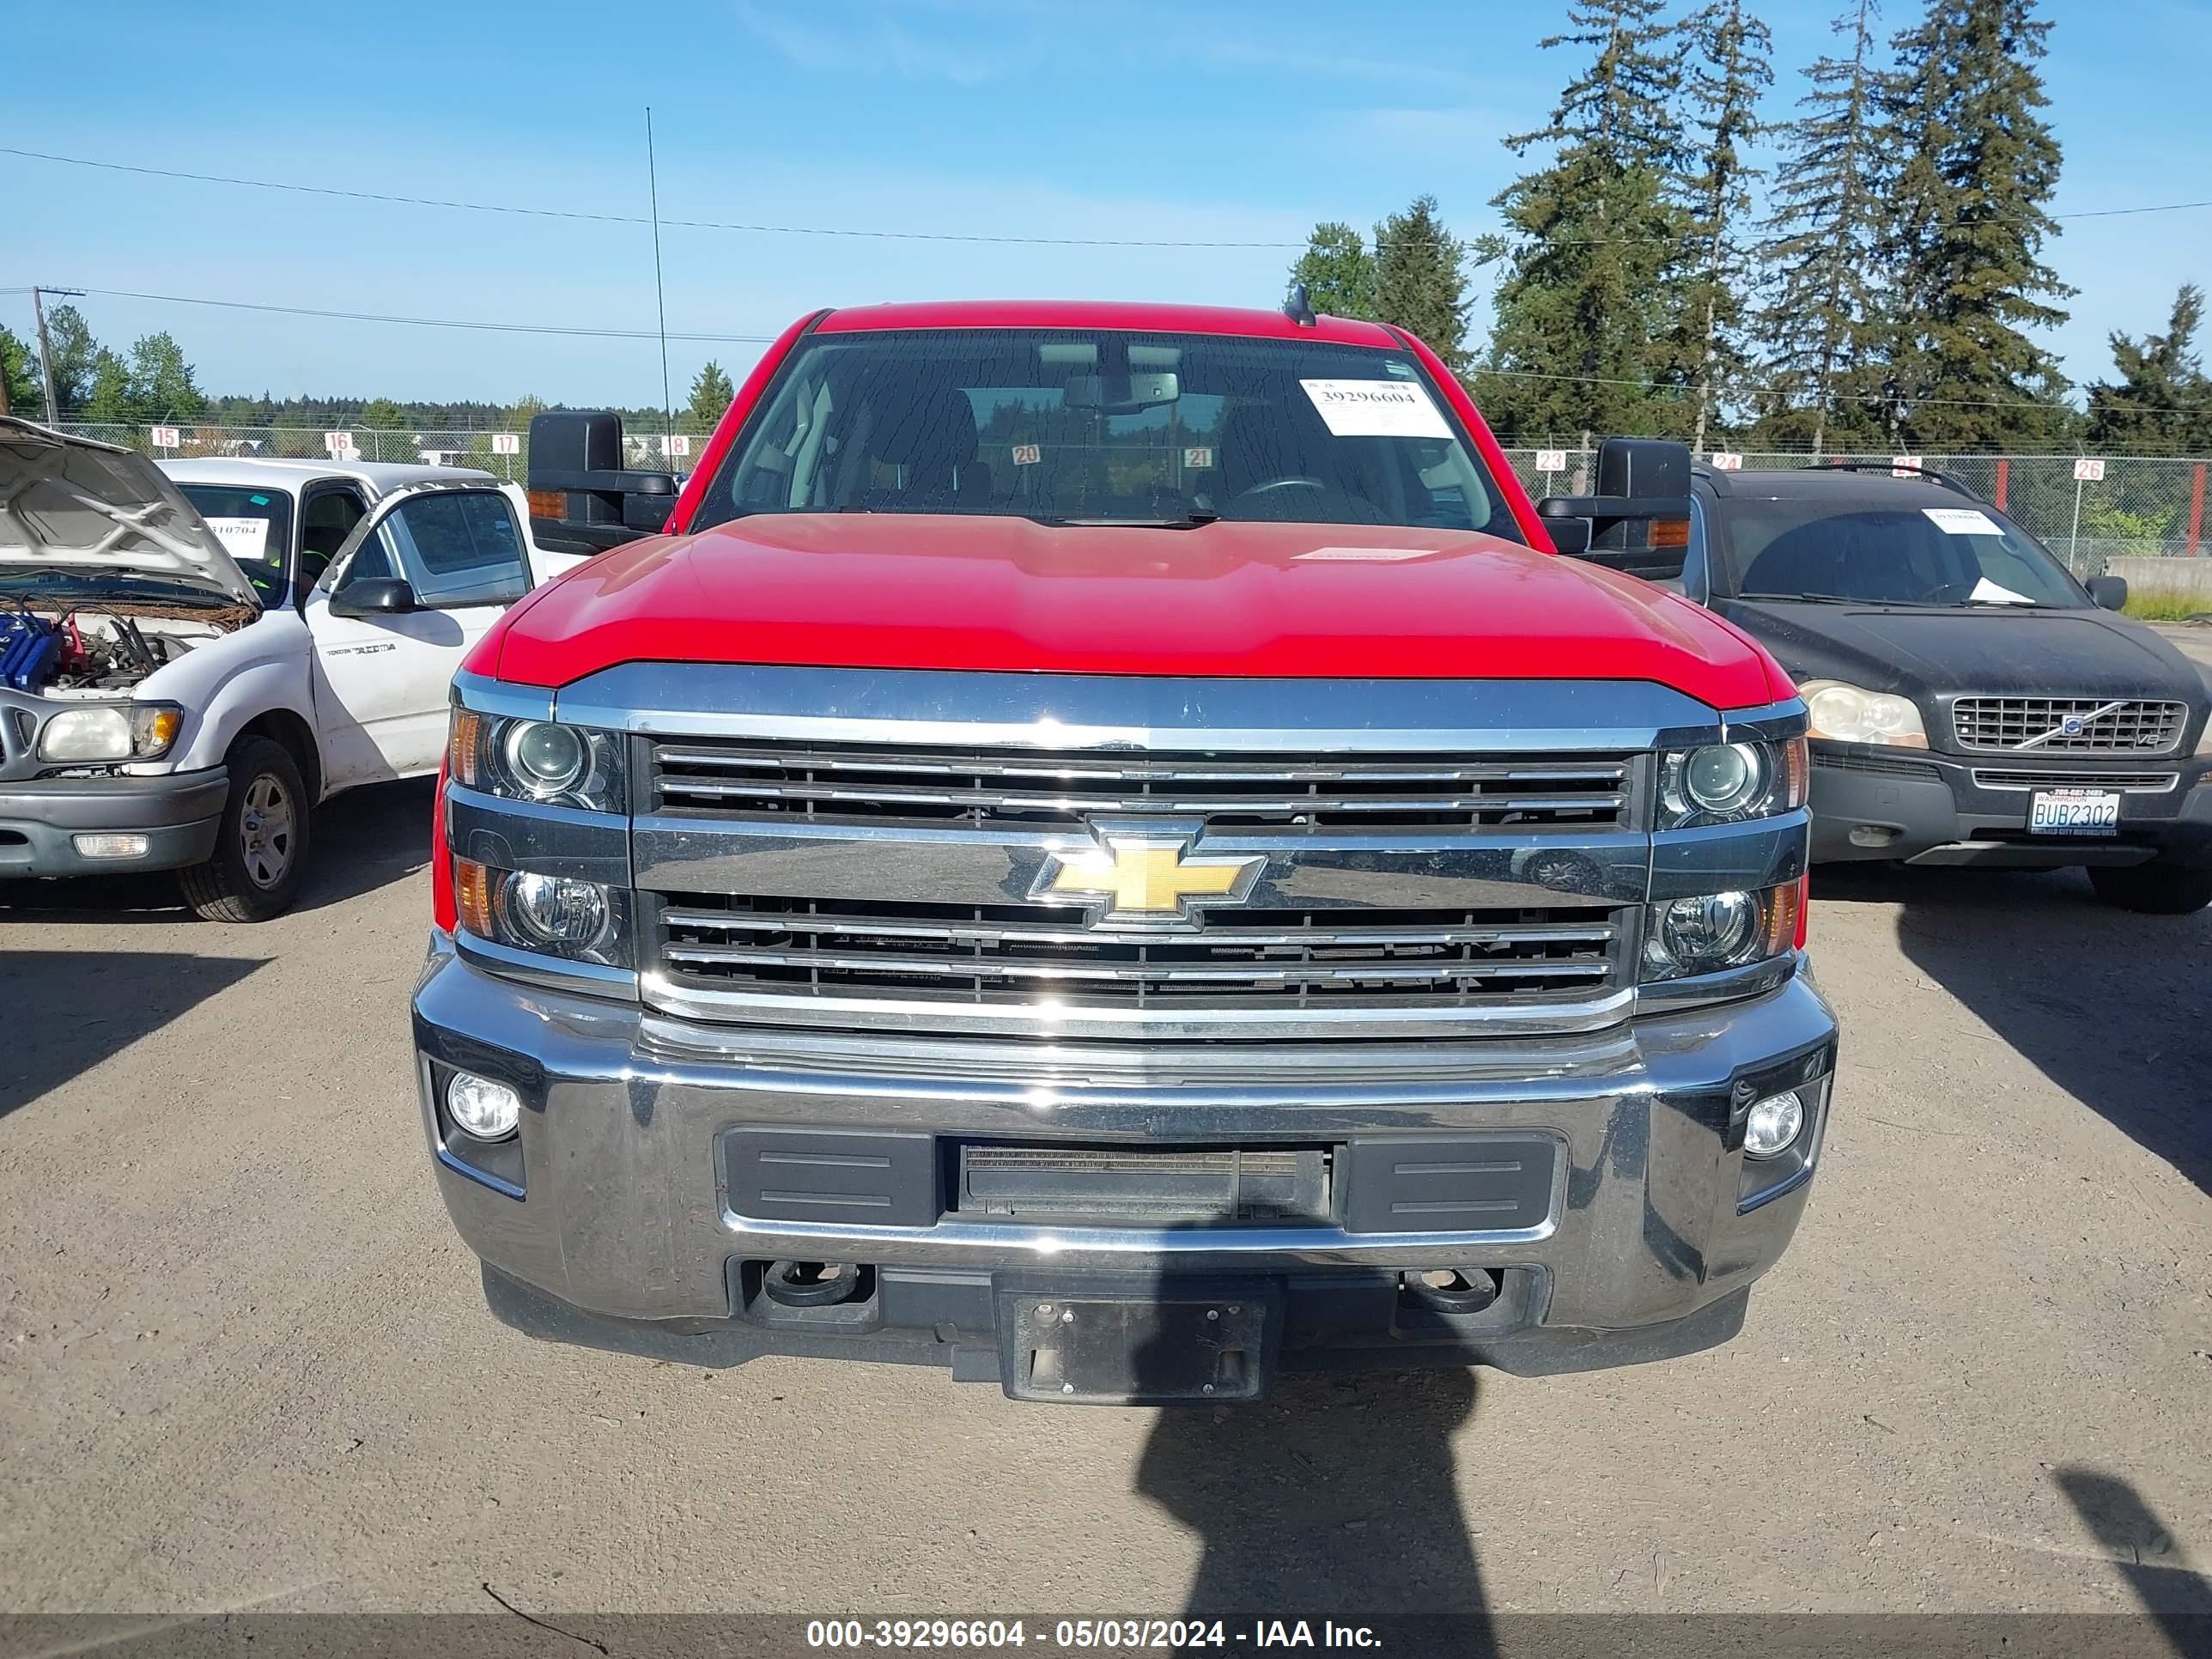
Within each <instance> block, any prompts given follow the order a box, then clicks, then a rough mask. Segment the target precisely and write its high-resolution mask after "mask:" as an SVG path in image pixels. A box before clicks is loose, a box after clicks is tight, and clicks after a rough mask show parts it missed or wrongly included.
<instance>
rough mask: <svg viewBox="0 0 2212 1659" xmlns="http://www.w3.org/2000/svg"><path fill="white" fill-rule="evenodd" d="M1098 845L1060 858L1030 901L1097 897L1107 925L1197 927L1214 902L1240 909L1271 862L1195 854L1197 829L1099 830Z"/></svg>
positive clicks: (1099, 917) (1040, 877) (1040, 878)
mask: <svg viewBox="0 0 2212 1659" xmlns="http://www.w3.org/2000/svg"><path fill="white" fill-rule="evenodd" d="M1093 829H1094V830H1095V832H1096V833H1097V836H1098V842H1099V844H1098V845H1097V847H1095V848H1088V849H1085V850H1084V851H1081V852H1066V853H1058V852H1056V853H1054V854H1051V855H1050V856H1048V858H1047V859H1046V860H1045V865H1044V868H1043V869H1042V870H1040V871H1039V872H1037V878H1036V884H1035V885H1034V886H1033V887H1032V888H1031V889H1030V897H1031V898H1036V899H1047V898H1052V897H1055V896H1060V895H1066V896H1070V897H1078V898H1090V899H1092V900H1094V901H1096V902H1094V903H1093V904H1092V906H1091V915H1090V916H1089V917H1088V921H1090V923H1091V926H1092V927H1158V928H1183V927H1194V926H1196V925H1197V923H1198V921H1199V919H1200V918H1199V915H1198V914H1197V913H1198V912H1199V911H1200V909H1202V908H1206V907H1207V906H1210V905H1216V904H1241V903H1243V902H1244V900H1245V899H1246V898H1248V897H1249V896H1250V895H1251V891H1252V887H1253V884H1254V883H1255V882H1256V881H1257V880H1258V879H1259V876H1260V871H1261V868H1262V866H1265V865H1266V864H1267V859H1266V858H1265V857H1264V856H1262V855H1260V854H1252V855H1249V856H1247V857H1241V858H1239V857H1220V858H1209V857H1206V856H1202V855H1195V856H1194V855H1193V854H1191V852H1190V846H1191V843H1192V842H1194V841H1196V840H1197V839H1198V829H1197V826H1195V825H1193V826H1191V827H1190V828H1188V829H1168V828H1163V827H1160V826H1158V825H1149V824H1148V825H1142V826H1127V827H1125V826H1122V825H1120V824H1108V823H1100V824H1096V825H1094V826H1093Z"/></svg>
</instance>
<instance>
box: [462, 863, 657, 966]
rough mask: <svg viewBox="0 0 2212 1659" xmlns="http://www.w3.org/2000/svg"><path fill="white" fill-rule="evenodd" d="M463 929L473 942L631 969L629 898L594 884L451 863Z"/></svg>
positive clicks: (476, 864)
mask: <svg viewBox="0 0 2212 1659" xmlns="http://www.w3.org/2000/svg"><path fill="white" fill-rule="evenodd" d="M453 902H454V908H456V909H457V910H458V911H459V918H460V924H461V926H462V927H464V928H465V929H466V930H467V931H468V932H470V933H474V934H475V935H476V936H477V938H478V939H489V941H490V942H491V943H493V944H494V945H507V946H508V947H509V948H510V949H513V950H517V951H534V952H536V953H537V954H538V955H540V956H550V957H562V958H563V959H564V960H566V961H569V962H588V963H597V964H599V966H601V967H604V968H627V967H629V965H630V950H629V908H628V902H627V899H626V896H625V895H623V893H622V892H620V891H619V890H617V889H614V888H611V887H603V886H601V885H600V884H599V883H598V882H595V881H578V880H576V879H575V878H573V877H569V876H547V875H540V874H538V872H535V871H532V870H501V869H499V868H497V867H495V866H492V865H489V864H478V863H477V862H476V861H475V860H472V859H455V860H453Z"/></svg>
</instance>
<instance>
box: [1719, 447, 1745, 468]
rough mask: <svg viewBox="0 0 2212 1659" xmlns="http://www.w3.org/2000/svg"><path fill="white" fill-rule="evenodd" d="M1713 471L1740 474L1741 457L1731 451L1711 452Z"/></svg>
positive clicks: (1741, 466)
mask: <svg viewBox="0 0 2212 1659" xmlns="http://www.w3.org/2000/svg"><path fill="white" fill-rule="evenodd" d="M1713 471H1716V472H1741V471H1743V457H1742V456H1741V455H1739V454H1737V453H1735V451H1734V450H1733V449H1716V450H1715V451H1713Z"/></svg>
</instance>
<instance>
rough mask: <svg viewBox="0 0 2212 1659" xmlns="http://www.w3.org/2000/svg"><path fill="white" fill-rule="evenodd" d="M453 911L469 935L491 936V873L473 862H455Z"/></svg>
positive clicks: (458, 860) (468, 860) (460, 860)
mask: <svg viewBox="0 0 2212 1659" xmlns="http://www.w3.org/2000/svg"><path fill="white" fill-rule="evenodd" d="M453 909H454V911H455V912H456V913H457V914H458V915H459V917H460V922H461V926H462V927H465V928H467V929H468V930H469V932H471V933H474V934H475V935H476V936H477V938H478V939H489V938H490V937H491V872H490V871H489V870H488V869H486V868H485V867H484V866H483V865H481V864H478V863H477V862H475V861H474V860H471V859H455V860H453Z"/></svg>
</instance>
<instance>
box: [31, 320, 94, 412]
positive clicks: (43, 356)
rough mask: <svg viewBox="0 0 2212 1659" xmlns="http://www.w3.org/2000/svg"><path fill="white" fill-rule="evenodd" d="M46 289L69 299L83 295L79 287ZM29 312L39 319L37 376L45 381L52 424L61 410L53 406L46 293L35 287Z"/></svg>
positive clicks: (51, 364) (52, 373) (52, 377)
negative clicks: (47, 334)
mask: <svg viewBox="0 0 2212 1659" xmlns="http://www.w3.org/2000/svg"><path fill="white" fill-rule="evenodd" d="M48 291H49V292H52V293H54V294H58V295H63V296H64V297H65V298H68V299H71V300H75V299H81V298H82V297H83V290H82V289H74V288H58V289H51V290H48ZM31 314H32V315H33V317H35V318H37V319H38V320H39V378H40V380H44V381H45V382H46V424H47V425H48V426H53V425H56V424H58V422H60V420H61V411H60V410H58V409H57V408H55V407H54V348H53V345H52V343H51V342H49V341H48V340H47V338H46V294H44V293H41V292H40V290H39V289H36V288H33V289H32V290H31Z"/></svg>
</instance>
